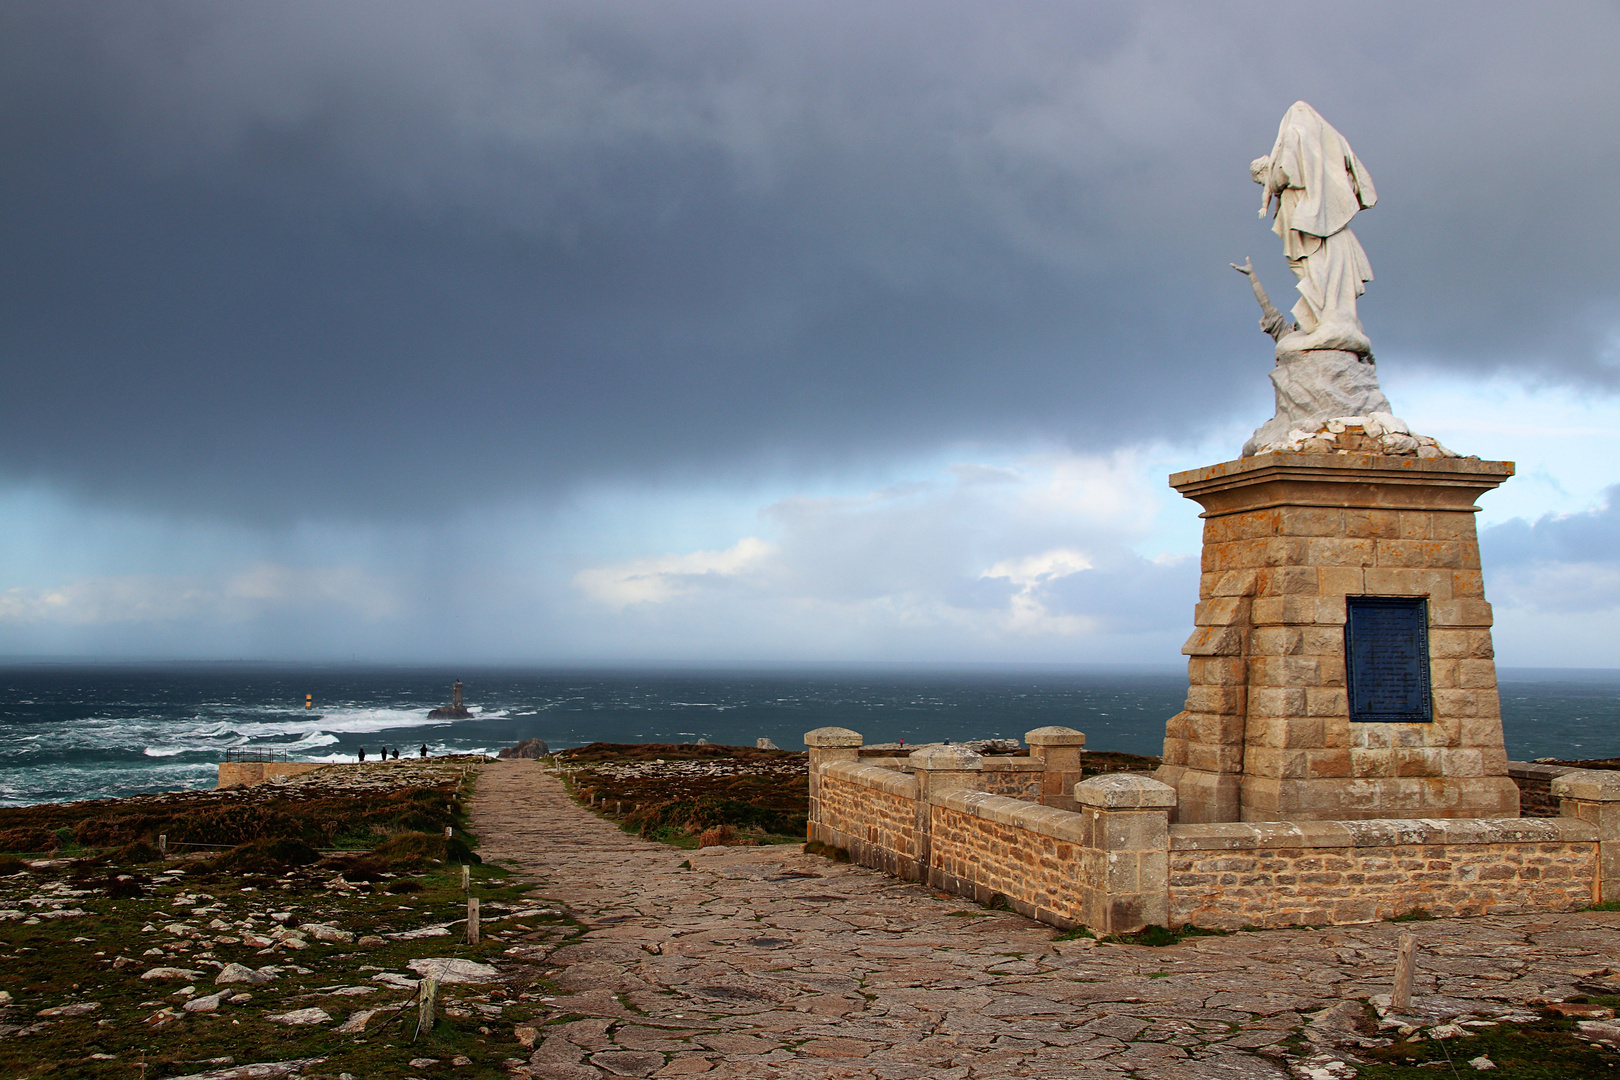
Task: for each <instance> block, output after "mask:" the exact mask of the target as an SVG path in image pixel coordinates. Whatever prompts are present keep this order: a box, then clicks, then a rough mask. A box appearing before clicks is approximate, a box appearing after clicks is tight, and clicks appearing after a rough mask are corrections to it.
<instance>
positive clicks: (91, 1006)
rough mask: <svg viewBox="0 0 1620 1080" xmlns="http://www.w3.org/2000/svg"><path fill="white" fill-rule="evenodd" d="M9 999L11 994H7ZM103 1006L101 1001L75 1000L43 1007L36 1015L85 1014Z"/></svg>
mask: <svg viewBox="0 0 1620 1080" xmlns="http://www.w3.org/2000/svg"><path fill="white" fill-rule="evenodd" d="M7 997H8V1000H9V995H7ZM99 1008H101V1002H99V1001H75V1002H73V1003H72V1004H71V1005H57V1006H54V1007H52V1008H49V1009H41V1010H39V1012H37V1013H35V1014H34V1015H35V1016H83V1015H85V1014H86V1013H93V1012H95V1011H96V1010H97V1009H99Z"/></svg>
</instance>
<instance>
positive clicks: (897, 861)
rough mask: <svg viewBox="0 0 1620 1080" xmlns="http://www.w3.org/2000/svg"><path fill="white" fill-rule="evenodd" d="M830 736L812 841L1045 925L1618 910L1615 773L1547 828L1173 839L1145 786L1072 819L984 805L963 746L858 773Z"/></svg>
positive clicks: (1425, 825)
mask: <svg viewBox="0 0 1620 1080" xmlns="http://www.w3.org/2000/svg"><path fill="white" fill-rule="evenodd" d="M836 730H837V731H838V732H839V733H838V734H833V735H829V734H826V733H825V729H823V731H822V732H812V733H810V735H808V736H806V743H807V745H809V746H810V747H811V754H810V773H811V788H812V791H814V792H815V793H816V795H815V798H814V800H813V803H812V811H811V819H810V838H811V839H813V840H818V841H820V842H822V843H824V844H828V845H832V846H835V847H842V848H846V849H847V850H848V851H849V853H850V857H851V858H852V859H853V860H854V861H856V862H858V863H861V864H863V865H866V866H873V867H877V868H879V869H882V870H885V871H887V872H889V873H892V874H895V875H896V876H898V877H904V878H908V879H912V880H921V881H924V882H927V883H928V884H929V885H931V886H933V887H934V888H938V889H944V890H949V891H951V892H955V893H958V894H960V895H963V896H968V897H972V898H973V899H975V900H977V901H979V902H981V903H990V902H992V901H995V900H997V898H1001V899H1003V900H1005V902H1006V904H1007V905H1008V906H1009V907H1011V908H1012V909H1013V910H1015V911H1018V912H1021V913H1023V914H1025V915H1027V916H1029V917H1031V918H1035V919H1039V920H1041V921H1043V922H1047V923H1050V924H1052V925H1054V926H1059V927H1064V928H1069V927H1074V926H1086V927H1089V928H1091V929H1092V930H1094V931H1096V932H1098V933H1104V934H1121V933H1131V932H1134V931H1137V930H1140V929H1142V928H1143V927H1145V926H1149V925H1164V926H1180V925H1185V924H1193V925H1198V926H1204V927H1211V928H1236V927H1241V926H1266V927H1277V926H1289V925H1312V926H1316V925H1336V924H1344V923H1356V922H1367V921H1371V920H1376V919H1386V918H1390V917H1393V916H1396V915H1402V914H1406V913H1408V912H1411V911H1414V910H1416V909H1419V908H1421V909H1423V910H1425V911H1427V912H1428V913H1430V914H1432V915H1436V916H1456V915H1485V914H1511V913H1523V912H1532V911H1574V910H1579V909H1581V908H1584V907H1587V906H1589V905H1590V904H1592V903H1595V902H1597V901H1598V900H1604V899H1615V898H1620V773H1616V774H1608V773H1594V772H1588V771H1582V770H1577V771H1572V772H1568V773H1566V774H1565V775H1563V776H1560V777H1559V778H1558V779H1557V780H1555V781H1554V782H1553V790H1552V794H1553V796H1554V797H1556V798H1558V799H1559V800H1560V808H1561V811H1562V813H1561V815H1560V816H1558V817H1538V818H1499V819H1480V818H1429V819H1384V820H1363V819H1350V820H1341V821H1277V822H1227V823H1189V824H1177V825H1172V824H1171V816H1172V814H1173V812H1174V810H1175V804H1176V792H1175V790H1174V789H1173V788H1171V787H1169V786H1168V785H1166V784H1162V783H1159V782H1158V781H1156V780H1153V779H1151V778H1149V777H1146V776H1141V775H1137V774H1131V773H1111V774H1108V775H1105V776H1096V777H1092V778H1090V779H1088V780H1084V781H1081V782H1079V783H1077V784H1075V785H1074V786H1073V787H1072V788H1071V789H1070V793H1069V795H1068V797H1067V798H1066V799H1065V801H1066V802H1067V803H1069V804H1071V805H1074V806H1076V807H1077V808H1078V809H1076V810H1068V809H1063V808H1060V807H1058V806H1050V805H1042V804H1041V803H1039V802H1036V801H1032V800H1027V799H1015V798H1009V797H1007V796H1005V795H999V794H995V793H993V792H990V791H985V790H982V787H983V786H984V785H985V784H986V782H987V778H986V770H985V768H984V764H985V763H984V760H983V759H981V758H980V757H979V755H977V754H973V753H970V752H967V751H965V750H962V749H960V748H957V747H931V748H929V749H927V750H922V751H918V752H917V753H915V754H913V755H912V756H911V757H910V758H909V759H906V764H907V765H908V766H909V767H910V775H907V774H906V773H905V772H902V771H901V770H900V769H899V768H898V767H888V768H885V767H882V766H879V765H873V764H869V763H865V762H861V761H859V760H857V759H856V755H858V753H859V745H860V744H859V738H860V736H859V735H858V733H855V732H848V731H847V730H846V729H836ZM829 743H834V744H835V745H828V744H829ZM818 746H819V749H818ZM823 754H825V755H826V756H823ZM833 755H837V756H835V757H833V759H832V760H827V759H826V757H831V756H833ZM881 760H885V761H888V760H894V761H895V762H896V765H897V764H898V759H881ZM989 782H991V783H995V782H998V778H995V777H994V776H992V777H991V778H989Z"/></svg>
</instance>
